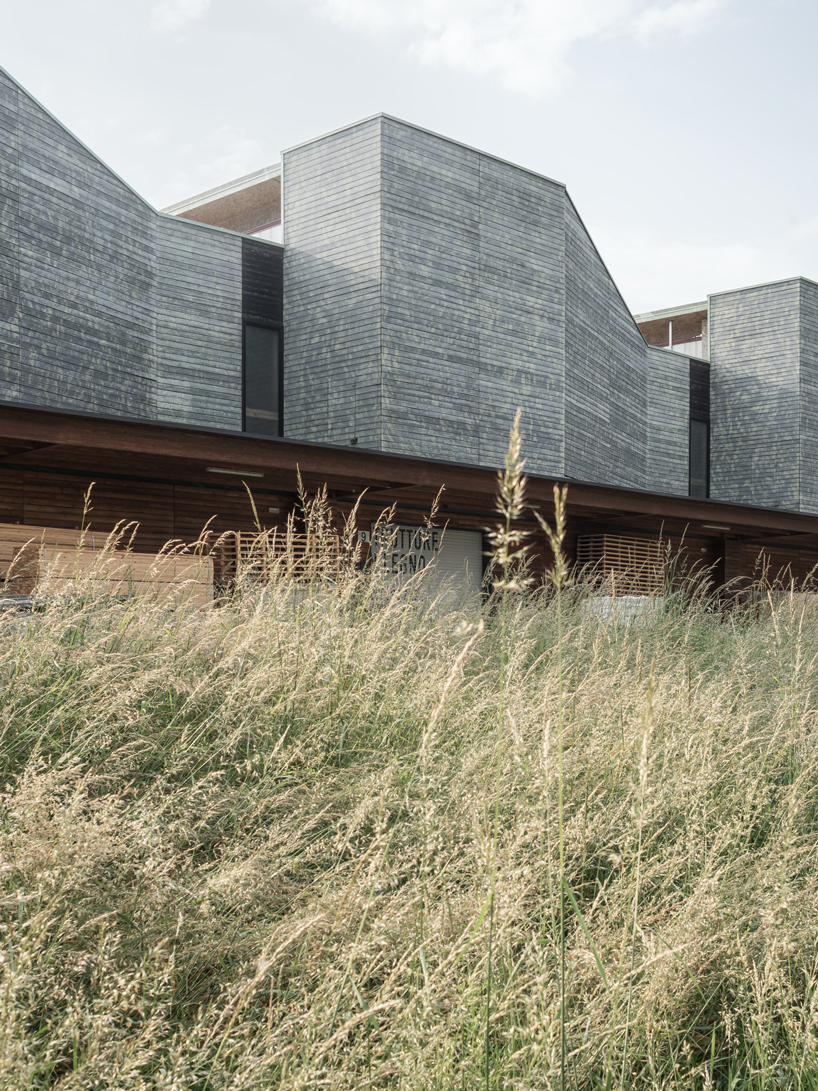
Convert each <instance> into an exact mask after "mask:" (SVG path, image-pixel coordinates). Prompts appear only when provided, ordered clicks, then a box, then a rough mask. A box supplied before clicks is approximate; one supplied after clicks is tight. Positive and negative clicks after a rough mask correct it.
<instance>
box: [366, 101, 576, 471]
mask: <svg viewBox="0 0 818 1091" xmlns="http://www.w3.org/2000/svg"><path fill="white" fill-rule="evenodd" d="M382 179H383V189H382V202H383V243H382V254H383V312H382V315H383V317H382V323H383V420H384V448H385V449H386V450H392V451H396V452H398V451H399V452H401V453H405V454H412V455H421V456H430V457H433V458H448V459H456V460H457V461H463V462H474V463H477V464H478V465H493V464H495V463H497V462H498V461H502V458H503V455H504V452H505V449H506V447H507V445H508V431H509V428H510V426H511V422H512V420H513V418H514V413H515V411H516V410H517V408H518V406H519V407H521V408H522V410H523V414H522V427H523V432H524V434H525V442H526V453H527V455H528V459H529V463H528V464H529V467H530V468H531V469H532V470H534V471H535V472H538V473H548V472H559V471H560V469H561V467H562V454H563V452H562V392H563V381H562V367H561V359H562V353H563V347H564V338H563V325H562V321H561V319H562V310H563V296H564V288H563V274H562V259H563V225H562V200H563V194H564V190H563V188H562V187H561V186H560V185H558V184H557V183H551V182H548V180H547V179H542V178H539V177H537V176H535V175H532V174H530V173H529V172H528V171H524V170H522V169H520V168H517V167H513V166H511V165H509V164H507V163H502V162H500V161H498V160H496V159H494V158H492V157H491V156H487V155H483V154H481V153H479V152H476V151H474V150H473V149H471V148H466V147H464V146H462V145H460V144H456V143H454V142H453V141H448V140H443V139H441V138H440V137H438V136H434V135H433V134H430V133H427V132H424V131H423V130H420V129H416V128H414V127H413V126H411V125H406V124H404V123H402V122H399V121H394V120H392V119H390V118H384V119H383V155H382Z"/></svg>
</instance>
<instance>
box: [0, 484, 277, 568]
mask: <svg viewBox="0 0 818 1091" xmlns="http://www.w3.org/2000/svg"><path fill="white" fill-rule="evenodd" d="M92 482H93V483H94V485H93V489H92V490H91V505H92V510H91V512H90V514H88V515H86V517H85V520H84V524H83V506H84V498H85V495H86V493H87V491H88V488H89V486H90V485H91V484H92ZM257 499H258V501H259V513H260V517H261V520H262V525H264V526H269V525H271V524H270V521H269V520H270V516H268V515H266V510H265V503H264V502H263V501H267V500H272V501H273V502H277V503H279V504H281V505H282V510H285V507H284V504H285V501H283V500H279V501H276V498H275V497H270V496H269V494H265V496H264V497H262V498H257ZM255 519H256V514H255V513H254V511H253V507H252V504H251V502H250V499H249V497H248V496H247V493H246V492H245V490H244V489H242V488H241V487H235V486H234V487H229V486H228V487H223V488H216V487H212V488H209V487H206V486H202V485H199V486H196V485H182V484H175V483H173V482H157V481H139V480H135V479H134V478H132V477H129V478H127V479H123V480H116V479H112V478H106V477H105V476H100V474H92V473H91V472H89V473H88V474H87V475H86V474H80V473H72V474H62V473H59V472H42V471H37V470H35V469H22V468H8V467H3V466H2V465H0V522H6V523H22V524H29V525H33V526H50V527H70V528H79V527H80V526H82V525H85V526H86V527H87V528H88V529H89V534H93V535H94V536H95V544H98V543H99V540H100V537H104V536H105V535H107V534H108V533H109V532H110V531H112V530H113V529H114V528H115V527H116V526H117V525H118V524H130V529H129V531H128V533H129V534H130V532H131V531H132V530H133V525H134V524H138V529H137V530H136V537H135V540H134V545H135V548H136V549H138V550H158V549H161V548H162V546H164V545H165V544H166V543H167V542H169V541H171V540H173V539H176V540H178V541H183V542H188V543H189V542H195V541H196V539H197V538H198V537H199V535H200V534H201V533H202V531H203V529H204V528H205V524H207V526H208V528H209V529H210V530H211V531H212V532H213V536H214V537H216V536H218V535H219V534H221V533H223V532H224V531H227V530H244V531H248V532H251V533H252V532H253V531H254V530H255ZM274 523H275V520H273V524H274Z"/></svg>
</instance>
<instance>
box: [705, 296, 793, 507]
mask: <svg viewBox="0 0 818 1091" xmlns="http://www.w3.org/2000/svg"><path fill="white" fill-rule="evenodd" d="M799 309H800V283H799V281H797V280H792V281H784V282H782V283H778V284H770V285H763V286H761V287H758V288H746V289H743V290H741V291H736V292H725V293H722V294H719V295H714V296H711V297H710V358H711V387H710V390H711V406H710V419H711V431H710V437H711V438H710V495H711V497H712V498H713V499H714V500H729V501H734V502H735V503H746V504H758V505H761V506H763V507H773V506H780V507H782V508H791V509H797V508H798V506H799V470H800V458H799V455H800V443H799V427H800V424H799V417H800V412H799V353H800V341H801V331H800V319H799Z"/></svg>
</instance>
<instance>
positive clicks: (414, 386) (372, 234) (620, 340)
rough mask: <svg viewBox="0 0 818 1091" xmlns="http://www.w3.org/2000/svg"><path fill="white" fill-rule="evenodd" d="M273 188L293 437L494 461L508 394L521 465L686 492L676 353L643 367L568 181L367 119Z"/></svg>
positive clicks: (301, 152)
mask: <svg viewBox="0 0 818 1091" xmlns="http://www.w3.org/2000/svg"><path fill="white" fill-rule="evenodd" d="M283 189H284V205H283V207H284V231H285V243H286V249H285V286H284V315H285V338H286V344H287V363H286V396H287V405H286V433H287V435H289V436H292V437H296V438H302V439H311V440H317V441H330V442H341V443H348V442H350V438H351V437H353V436H355V437H357V439H358V442H360V443H362V444H365V445H367V446H372V447H374V448H377V449H382V450H387V451H393V452H395V453H401V454H408V455H418V456H428V457H434V458H445V459H451V460H456V461H462V462H471V463H476V464H478V465H496V464H497V463H498V462H501V461H502V458H503V454H504V452H505V448H506V445H507V442H508V430H509V426H510V424H511V421H512V419H513V416H514V412H515V410H516V409H517V407H518V406H520V407H521V408H522V410H523V429H524V433H525V442H526V454H527V457H528V467H529V469H530V470H531V471H532V472H536V473H542V474H559V475H567V476H570V477H576V478H579V479H582V480H590V481H604V482H607V483H610V484H617V485H626V486H631V487H637V488H644V487H649V488H652V487H654V484H655V486H656V487H657V488H665V487H667V488H669V489H671V490H672V491H676V492H681V493H682V494H686V493H687V488H688V481H687V458H688V453H687V452H688V397H689V390H688V385H687V382H686V380H685V379H683V376H684V375H685V374H686V370H685V369H686V367H687V362H686V360H685V362H684V363H680V365H679V368H678V373H677V371H676V370H675V366H674V365H672V364H670V363H668V362H667V361H664V360H662V361H661V362H660V363H659V365H658V366H657V370H656V374H654V375H653V377H652V378H651V374H650V369H651V368H652V367H653V366H654V361H653V357H652V355H651V356H649V354H648V349H647V346H646V345H645V342H644V338H643V337H642V335H641V333H640V332H639V330H638V328H637V327H636V325H635V323H634V320H633V318H632V316H631V314H630V312H629V311H628V309H627V307H626V306H625V304H624V302H623V301H622V298H621V296H620V295H619V293H618V291H617V289H616V287H615V285H614V284H613V282H612V280H611V278H610V276H609V274H608V272H607V270H606V268H605V266H604V264H603V262H602V260H601V258H600V257H599V254H598V253H597V251H596V248H595V247H594V245H593V243H592V241H591V239H590V238H589V236H588V234H587V232H586V230H585V228H584V227H583V225H582V223H581V221H580V219H579V217H578V215H577V213H576V211H575V209H574V207H573V205H572V204H571V201H570V199H569V198H568V196H567V194H566V191H565V187H564V186H563V185H562V184H560V183H558V182H554V181H551V180H550V179H548V178H544V177H542V176H541V175H537V174H534V173H533V172H531V171H527V170H525V169H523V168H521V167H515V166H513V165H511V164H508V163H505V162H503V161H502V160H499V159H497V158H495V157H493V156H490V155H486V154H484V153H482V152H478V151H475V150H474V149H472V148H468V147H465V146H464V145H462V144H458V143H456V142H454V141H450V140H446V139H444V138H443V137H440V136H437V135H435V134H432V133H428V132H426V131H425V130H422V129H419V128H417V127H415V126H412V125H408V124H406V123H404V122H401V121H397V120H396V119H393V118H389V117H385V116H380V117H376V118H372V119H370V120H368V121H366V122H363V123H361V124H358V125H355V126H351V127H349V128H347V129H342V130H340V131H338V132H335V133H332V134H330V135H329V136H326V137H321V138H319V139H317V140H314V141H310V142H308V143H307V144H304V145H301V146H299V147H297V148H293V149H291V150H289V151H287V152H285V153H284V156H283ZM660 374H661V375H662V376H664V375H665V374H669V375H670V377H671V379H672V383H671V392H670V396H669V397H668V398H667V399H666V400H665V401H664V402H662V401H661V399H660V398H659V396H658V395H657V392H656V383H657V381H658V378H657V377H658V375H660ZM651 382H652V383H653V387H652V393H651ZM353 406H354V409H355V416H354V417H353V415H352V412H351V408H352V407H353ZM364 407H365V408H366V413H364V412H363V408H364ZM677 410H678V412H679V414H680V417H679V419H678V420H674V421H673V422H671V423H669V419H668V418H669V417H670V415H671V414H672V413H674V412H676V411H677ZM674 459H676V464H674V465H671V464H672V463H673V461H674ZM654 477H657V480H656V481H655V482H654V480H653V479H654Z"/></svg>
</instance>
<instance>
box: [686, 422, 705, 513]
mask: <svg viewBox="0 0 818 1091" xmlns="http://www.w3.org/2000/svg"><path fill="white" fill-rule="evenodd" d="M709 462H710V425H709V423H708V422H707V421H706V420H692V421H691V422H690V490H689V491H690V495H691V496H696V497H699V498H700V499H702V500H706V499H707V497H708V496H709V494H710V481H709V477H710V467H709Z"/></svg>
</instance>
